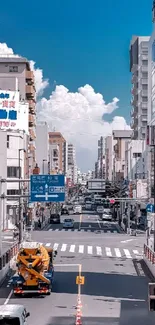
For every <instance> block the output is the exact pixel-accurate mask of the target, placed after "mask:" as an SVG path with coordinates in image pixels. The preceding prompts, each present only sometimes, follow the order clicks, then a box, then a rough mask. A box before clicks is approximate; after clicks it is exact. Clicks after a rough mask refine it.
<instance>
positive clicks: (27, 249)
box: [14, 242, 53, 293]
mask: <svg viewBox="0 0 155 325" xmlns="http://www.w3.org/2000/svg"><path fill="white" fill-rule="evenodd" d="M52 266H53V249H52V248H45V247H44V246H43V245H41V244H39V243H36V242H25V243H23V244H22V246H21V248H20V250H19V252H18V255H17V268H18V270H17V273H18V275H19V276H21V277H22V279H23V281H22V288H29V292H32V291H35V288H36V290H38V288H39V287H40V285H41V288H42V290H43V289H44V290H45V291H47V290H49V287H50V284H51V279H50V274H51V278H52ZM50 272H51V273H50ZM45 273H46V274H48V275H49V276H48V277H46V276H45ZM16 287H17V286H16ZM31 289H32V290H31ZM22 291H23V292H24V290H22ZM14 293H20V292H18V290H17V288H16V291H14Z"/></svg>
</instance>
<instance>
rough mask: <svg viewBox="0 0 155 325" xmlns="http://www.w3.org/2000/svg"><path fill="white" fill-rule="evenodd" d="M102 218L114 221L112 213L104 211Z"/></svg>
mask: <svg viewBox="0 0 155 325" xmlns="http://www.w3.org/2000/svg"><path fill="white" fill-rule="evenodd" d="M102 220H107V221H112V213H110V212H104V213H103V214H102Z"/></svg>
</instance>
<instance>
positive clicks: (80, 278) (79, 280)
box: [76, 276, 85, 285]
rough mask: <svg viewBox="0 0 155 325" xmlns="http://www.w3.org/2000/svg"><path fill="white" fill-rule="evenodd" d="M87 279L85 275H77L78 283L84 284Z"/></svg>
mask: <svg viewBox="0 0 155 325" xmlns="http://www.w3.org/2000/svg"><path fill="white" fill-rule="evenodd" d="M84 281H85V277H84V276H77V277H76V284H81V285H83V284H84Z"/></svg>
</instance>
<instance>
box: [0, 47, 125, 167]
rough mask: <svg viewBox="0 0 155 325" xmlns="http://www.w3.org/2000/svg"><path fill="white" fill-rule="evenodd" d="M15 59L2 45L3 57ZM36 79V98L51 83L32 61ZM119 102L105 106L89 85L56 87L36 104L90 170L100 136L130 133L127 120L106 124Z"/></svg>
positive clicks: (0, 48) (42, 117)
mask: <svg viewBox="0 0 155 325" xmlns="http://www.w3.org/2000/svg"><path fill="white" fill-rule="evenodd" d="M6 54H7V55H8V54H9V55H10V56H19V55H15V54H14V51H13V49H12V48H9V47H8V46H7V44H6V43H0V55H6ZM30 65H31V68H32V69H33V71H34V75H35V84H36V90H37V97H38V98H39V97H41V96H42V95H43V92H44V90H45V88H46V87H47V86H48V85H49V82H48V80H45V79H44V78H43V70H42V69H40V68H36V67H35V62H34V61H30ZM118 102H119V100H118V98H116V97H115V98H113V100H112V101H111V102H110V103H108V104H106V102H105V100H104V98H103V96H102V94H100V93H95V91H94V89H93V88H92V87H91V86H90V85H85V86H84V87H80V88H79V89H78V91H77V92H75V93H72V92H70V91H69V90H68V89H67V88H66V87H64V86H63V85H60V86H56V89H55V91H53V92H52V94H51V96H50V98H49V99H46V98H42V99H40V100H39V101H38V103H37V110H38V117H39V119H41V120H46V121H47V122H48V123H49V125H50V127H51V130H52V129H54V128H55V129H56V130H57V131H60V132H61V133H62V134H63V135H64V137H65V138H66V139H67V141H68V142H73V143H74V144H75V146H76V149H77V156H78V161H79V162H80V165H81V166H83V167H85V168H89V167H91V166H93V164H94V161H95V160H96V157H97V141H98V138H99V137H100V136H102V135H103V136H107V135H110V134H111V132H112V130H113V129H130V127H129V126H128V125H127V123H126V121H125V119H124V118H123V117H121V116H115V117H114V119H113V121H112V122H111V123H108V122H105V121H104V120H103V119H104V114H111V113H112V112H114V111H115V110H116V109H117V108H118Z"/></svg>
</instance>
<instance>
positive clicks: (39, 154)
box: [36, 122, 49, 174]
mask: <svg viewBox="0 0 155 325" xmlns="http://www.w3.org/2000/svg"><path fill="white" fill-rule="evenodd" d="M48 133H49V127H48V124H47V123H46V122H40V123H38V124H37V126H36V161H37V164H38V166H39V168H40V174H48V172H49V170H48V167H49V138H48Z"/></svg>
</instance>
